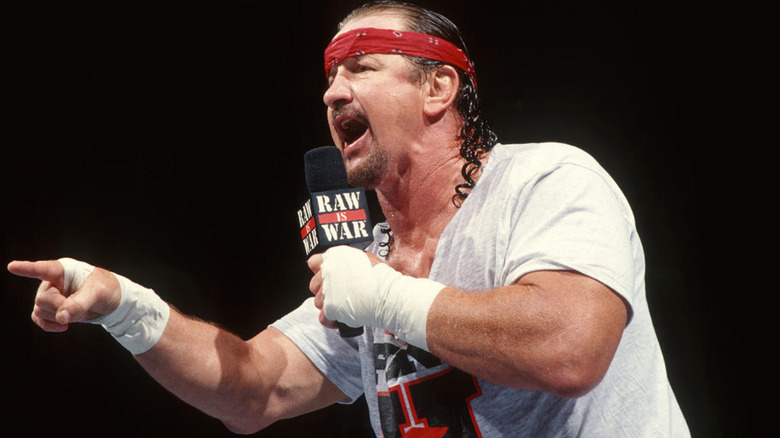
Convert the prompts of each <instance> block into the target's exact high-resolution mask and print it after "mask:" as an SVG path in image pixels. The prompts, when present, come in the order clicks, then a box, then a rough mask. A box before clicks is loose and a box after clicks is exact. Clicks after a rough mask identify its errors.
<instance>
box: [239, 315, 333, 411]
mask: <svg viewBox="0 0 780 438" xmlns="http://www.w3.org/2000/svg"><path fill="white" fill-rule="evenodd" d="M248 343H249V345H250V346H252V348H253V350H254V351H256V352H257V353H258V354H257V357H259V359H258V361H259V363H257V366H258V368H261V369H264V370H265V373H264V374H265V376H264V378H263V380H264V383H265V384H269V383H270V384H271V387H270V394H269V395H270V400H269V403H268V405H267V406H268V409H270V410H272V412H269V414H271V415H270V416H271V417H272V418H275V419H283V418H291V417H295V416H298V415H301V414H305V413H307V412H311V411H315V410H317V409H321V408H324V407H326V406H329V405H332V404H334V403H336V402H339V401H341V400H345V399H346V398H347V397H346V395H345V394H344V393H343V392H342V391H341V390H340V389H339V388H338V387H337V386H336V385H335V384H333V383H332V382H331V381H330V380H329V379H328V378H327V377H326V376H325V375H324V374H323V373H322V372H321V371H320V370H319V369H317V367H316V366H315V365H314V364H313V363H312V362H311V360H309V358H308V357H307V356H306V355H305V354H304V353H303V351H301V349H300V348H298V346H297V345H295V343H294V342H292V341H291V340H290V339H289V338H288V337H287V336H285V335H284V334H283V333H282V332H281V331H279V330H277V329H275V328H273V327H270V328H268V329H266V330H264V331H263V332H261V333H260V334H258V335H257V336H255V337H254V338H252V339H250V340H249V341H248Z"/></svg>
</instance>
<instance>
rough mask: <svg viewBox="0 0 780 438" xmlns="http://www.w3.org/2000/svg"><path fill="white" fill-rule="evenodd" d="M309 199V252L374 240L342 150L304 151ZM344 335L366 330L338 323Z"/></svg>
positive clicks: (303, 223) (302, 219)
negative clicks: (346, 167) (352, 184)
mask: <svg viewBox="0 0 780 438" xmlns="http://www.w3.org/2000/svg"><path fill="white" fill-rule="evenodd" d="M303 161H304V171H305V173H306V187H307V189H308V191H309V199H307V200H306V202H305V203H304V204H303V206H302V207H301V208H300V209H299V210H298V223H299V225H300V227H301V240H302V242H303V248H304V251H305V252H306V255H309V254H312V253H316V252H322V251H325V250H326V249H327V248H328V247H331V246H336V245H351V246H353V247H357V248H360V249H364V248H365V247H366V246H367V245H368V243H370V242H371V241H373V240H374V237H373V233H372V229H371V220H370V218H369V215H368V203H367V202H366V193H365V190H364V189H363V188H362V187H349V183H348V182H347V170H346V169H345V167H344V161H343V159H342V157H341V151H339V150H338V148H336V147H335V146H322V147H318V148H314V149H311V150H309V151H307V152H306V153H305V154H304V157H303ZM338 326H339V333H340V334H341V336H342V337H354V336H358V335H360V334H362V333H363V328H362V327H349V326H347V325H345V324H342V323H338Z"/></svg>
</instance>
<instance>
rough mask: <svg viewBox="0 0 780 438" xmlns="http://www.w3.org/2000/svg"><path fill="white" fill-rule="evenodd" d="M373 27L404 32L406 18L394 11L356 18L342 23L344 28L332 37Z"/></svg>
mask: <svg viewBox="0 0 780 438" xmlns="http://www.w3.org/2000/svg"><path fill="white" fill-rule="evenodd" d="M366 27H373V28H376V29H395V30H406V27H407V26H406V17H405V16H404V15H402V14H401V13H399V12H395V11H382V12H373V13H371V14H369V15H364V16H360V17H356V18H354V19H352V20H349V21H347V22H346V23H344V27H342V28H341V30H339V32H338V33H337V34H336V35H334V38H335V37H337V36H339V35H341V34H342V33H344V32H347V31H350V30H353V29H362V28H366Z"/></svg>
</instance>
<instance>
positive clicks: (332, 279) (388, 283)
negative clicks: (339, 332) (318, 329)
mask: <svg viewBox="0 0 780 438" xmlns="http://www.w3.org/2000/svg"><path fill="white" fill-rule="evenodd" d="M321 270H322V281H323V283H322V288H323V292H324V294H325V302H324V305H323V310H324V311H325V317H326V318H328V319H330V320H333V321H339V322H342V323H344V324H347V325H349V326H368V327H376V328H383V329H386V330H387V331H389V332H391V333H393V334H394V335H395V336H397V337H398V338H400V339H403V340H405V341H406V342H408V343H409V344H412V345H414V346H416V347H419V348H422V349H425V350H428V341H427V338H426V324H427V321H428V310H429V309H430V308H431V304H433V300H434V299H435V298H436V295H438V294H439V292H440V291H441V290H442V289H444V287H445V286H444V285H443V284H441V283H437V282H435V281H433V280H428V279H425V278H414V277H409V276H406V275H403V274H401V273H400V272H398V271H396V270H394V269H393V268H391V267H389V266H388V265H386V264H384V263H379V264H377V265H376V266H374V267H372V266H371V261H370V260H369V259H368V256H367V255H366V254H365V253H363V251H360V250H357V249H355V248H351V247H347V246H337V247H333V248H330V249H328V250H327V251H326V252H325V253H323V261H322V267H321Z"/></svg>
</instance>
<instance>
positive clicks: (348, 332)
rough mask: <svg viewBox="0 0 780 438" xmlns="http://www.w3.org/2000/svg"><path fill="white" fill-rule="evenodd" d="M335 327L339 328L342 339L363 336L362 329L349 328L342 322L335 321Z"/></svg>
mask: <svg viewBox="0 0 780 438" xmlns="http://www.w3.org/2000/svg"><path fill="white" fill-rule="evenodd" d="M336 325H338V326H339V335H341V337H342V338H354V337H355V336H360V335H362V334H363V327H350V326H348V325H346V324H344V323H343V322H338V321H336Z"/></svg>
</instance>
